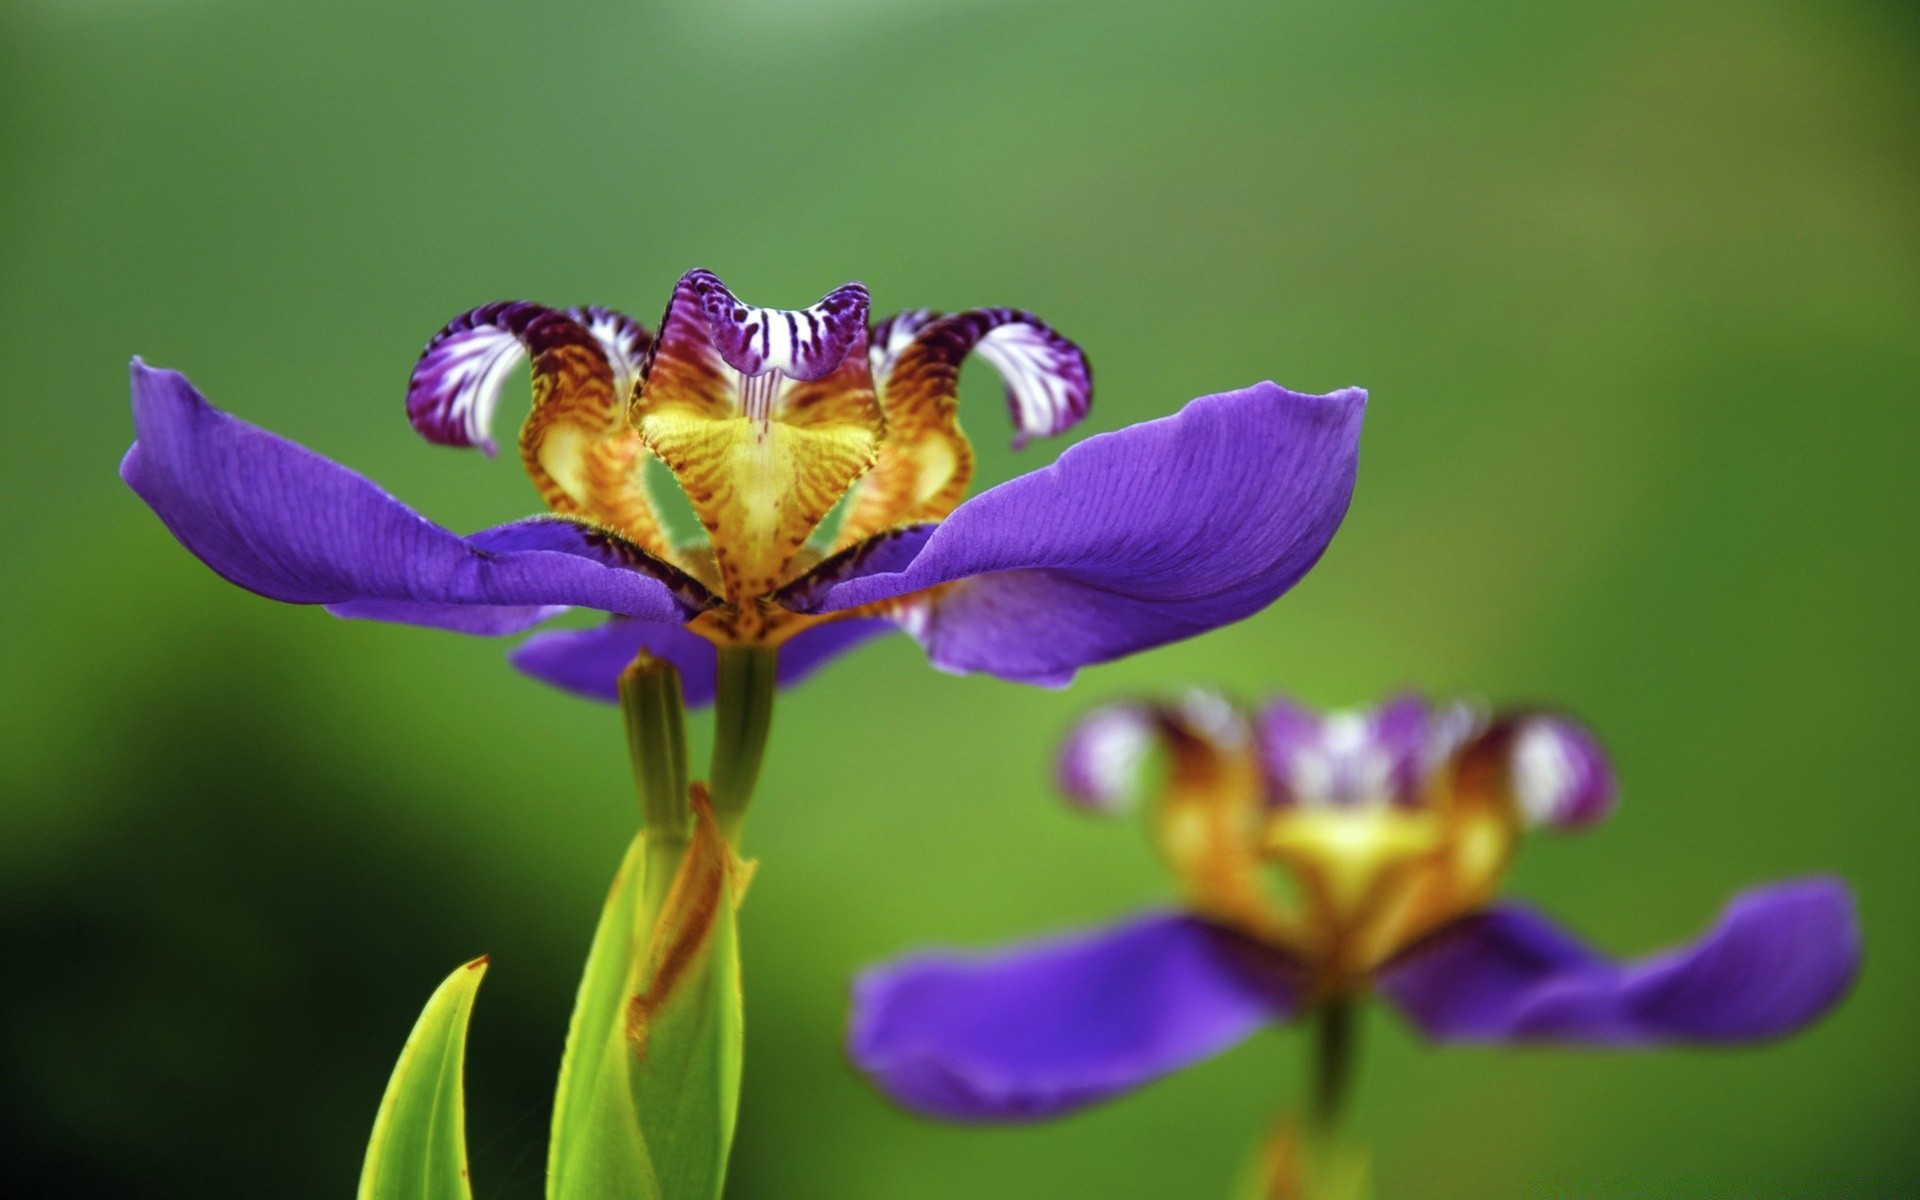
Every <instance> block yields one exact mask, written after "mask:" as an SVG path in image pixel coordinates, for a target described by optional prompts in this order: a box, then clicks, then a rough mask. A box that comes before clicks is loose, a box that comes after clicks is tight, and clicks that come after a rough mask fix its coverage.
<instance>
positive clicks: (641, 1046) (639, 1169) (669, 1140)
mask: <svg viewBox="0 0 1920 1200" xmlns="http://www.w3.org/2000/svg"><path fill="white" fill-rule="evenodd" d="M693 804H694V811H695V824H694V829H693V835H692V837H691V839H689V841H688V842H687V844H686V846H685V850H684V852H683V853H682V854H681V855H680V858H679V863H678V868H677V870H676V871H675V873H674V875H673V877H672V880H671V886H670V887H667V888H665V889H664V893H663V894H662V897H661V899H660V900H659V901H658V905H657V906H658V908H659V913H658V916H657V917H655V916H653V915H652V911H651V910H652V909H653V907H655V906H654V905H653V904H650V903H649V902H648V899H647V897H648V895H649V893H655V894H660V893H661V889H659V888H658V886H657V885H656V887H654V888H649V887H648V886H647V883H648V881H647V879H646V876H647V873H648V864H649V862H652V863H654V864H660V863H661V862H662V861H663V860H662V857H661V855H660V854H659V853H658V851H659V849H660V847H658V846H655V847H651V848H650V847H649V845H648V842H647V836H646V834H645V833H642V834H641V835H640V836H638V837H636V838H635V839H634V841H633V845H632V846H631V847H630V848H629V849H628V851H627V856H626V859H625V861H624V862H623V863H622V864H621V868H620V874H619V877H618V878H617V879H615V881H614V885H613V890H612V892H611V893H610V894H609V895H608V897H607V905H606V909H605V911H604V912H603V913H602V915H601V918H600V926H599V928H598V929H597V930H596V931H595V933H594V937H593V948H592V950H591V952H590V953H589V955H588V957H587V968H586V972H585V974H584V975H583V977H582V978H581V981H580V994H579V997H578V999H577V1001H576V1002H575V1006H574V1013H573V1020H572V1024H571V1027H570V1028H569V1030H568V1033H567V1049H566V1056H565V1058H564V1060H563V1061H562V1063H561V1068H560V1086H559V1091H558V1093H557V1095H556V1096H555V1098H554V1114H553V1139H552V1142H551V1144H550V1147H549V1152H548V1160H547V1196H548V1197H549V1200H717V1198H718V1197H719V1196H720V1193H721V1189H722V1187H723V1186H724V1185H725V1182H726V1170H727V1155H728V1153H729V1151H730V1150H731V1149H732V1146H733V1129H734V1119H735V1116H736V1113H737V1111H738V1108H739V1102H740V1049H741V1032H742V1031H741V1015H740V959H739V946H738V943H737V940H736V932H735V922H736V917H735V913H736V906H737V903H738V892H739V890H740V888H741V886H742V884H743V882H744V877H745V872H744V869H743V868H742V866H741V864H740V863H739V862H738V861H737V860H736V859H735V858H734V857H733V851H732V849H731V848H730V847H729V846H728V845H727V842H726V840H725V839H724V838H723V837H722V836H721V835H720V833H719V830H718V828H717V827H716V825H715V823H714V819H713V813H712V810H711V809H710V808H709V807H708V806H707V803H706V797H705V794H704V791H703V790H702V789H701V788H700V787H699V786H698V785H695V788H694V802H693ZM650 849H651V850H652V851H653V853H651V854H650V853H649V851H650ZM667 861H670V860H667Z"/></svg>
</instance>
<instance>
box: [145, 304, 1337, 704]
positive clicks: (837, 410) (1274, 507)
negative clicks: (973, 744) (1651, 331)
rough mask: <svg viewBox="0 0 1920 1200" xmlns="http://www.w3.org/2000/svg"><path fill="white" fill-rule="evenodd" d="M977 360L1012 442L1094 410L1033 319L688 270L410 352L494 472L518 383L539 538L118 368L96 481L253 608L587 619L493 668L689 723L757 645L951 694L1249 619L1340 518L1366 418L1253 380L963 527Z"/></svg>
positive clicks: (1025, 488)
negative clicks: (373, 477) (884, 311)
mask: <svg viewBox="0 0 1920 1200" xmlns="http://www.w3.org/2000/svg"><path fill="white" fill-rule="evenodd" d="M972 354H977V355H979V357H981V358H983V359H985V360H986V361H987V362H988V363H990V364H991V365H992V366H994V367H995V368H996V369H997V370H998V371H999V373H1000V375H1001V377H1002V379H1003V380H1004V381H1005V383H1006V395H1007V403H1008V409H1009V411H1010V413H1011V415H1012V418H1013V424H1014V428H1015V431H1016V437H1015V445H1016V446H1018V445H1021V444H1024V443H1025V442H1026V441H1027V440H1028V439H1030V438H1033V437H1040V436H1050V435H1054V434H1059V433H1062V432H1065V431H1066V430H1068V429H1070V428H1071V427H1072V426H1073V425H1075V424H1076V423H1077V422H1078V421H1079V420H1080V419H1081V418H1082V417H1084V416H1085V415H1086V412H1087V409H1088V406H1089V405H1090V403H1091V401H1092V372H1091V369H1090V368H1089V366H1088V364H1087V360H1086V356H1085V355H1084V354H1083V353H1082V352H1081V351H1080V349H1079V347H1077V346H1075V345H1074V344H1073V343H1072V342H1070V341H1068V340H1067V339H1066V338H1064V337H1062V336H1060V335H1059V334H1058V333H1056V332H1054V331H1053V330H1052V329H1050V328H1048V327H1047V326H1046V325H1045V324H1043V323H1042V322H1041V321H1040V320H1039V319H1038V318H1036V317H1033V316H1032V315H1030V314H1028V313H1024V312H1020V311H1018V310H1014V309H1006V308H986V309H971V310H968V311H965V312H959V313H954V314H951V315H947V316H941V315H939V314H937V313H933V312H929V311H925V310H912V311H908V312H903V313H900V314H898V315H896V316H894V317H891V318H889V319H887V320H885V321H882V322H879V323H878V324H874V325H870V324H869V321H868V311H867V292H866V289H865V288H863V287H861V286H860V285H859V284H848V285H846V286H845V287H842V288H838V289H836V290H835V291H833V292H831V293H829V294H828V295H827V296H825V297H824V298H822V299H821V300H820V302H819V303H817V304H815V305H813V306H812V307H810V308H807V309H804V310H796V311H783V310H774V309H761V308H755V307H752V306H750V305H746V304H743V303H741V302H740V301H738V300H737V299H736V298H735V297H734V296H733V294H732V293H731V292H730V291H728V290H727V288H726V286H725V285H724V284H722V283H721V282H720V280H719V279H718V278H716V277H715V276H713V275H712V274H710V273H708V272H706V271H693V272H689V273H688V274H687V275H686V276H685V277H683V278H682V279H681V280H680V282H679V284H678V285H677V286H676V287H675V289H674V293H673V297H672V299H671V301H670V302H669V304H668V306H667V310H666V314H665V316H664V317H663V318H662V320H661V323H660V327H659V331H658V333H657V335H656V334H653V333H650V332H649V331H648V330H646V329H644V328H643V327H642V326H641V325H639V324H638V323H637V322H635V321H634V320H632V319H631V318H630V317H627V316H625V315H623V314H620V313H616V312H611V311H609V310H606V309H599V308H576V309H569V310H565V311H561V310H556V309H550V308H544V307H541V306H539V305H536V304H528V303H519V302H510V303H500V304H490V305H487V306H485V307H483V308H478V309H475V310H473V311H472V312H469V313H466V314H464V315H462V316H460V317H458V318H456V319H455V320H453V321H452V322H451V323H449V324H448V325H447V326H446V328H444V329H443V330H441V332H440V333H439V334H438V335H436V336H435V337H434V338H433V339H432V340H431V341H430V342H429V343H428V344H427V347H426V350H425V352H424V353H423V354H422V356H421V358H420V361H419V364H418V365H417V366H416V367H415V369H414V372H413V376H412V380H411V384H410V387H409V391H408V396H407V413H408V416H409V419H410V420H411V421H412V423H413V426H414V428H415V429H416V430H418V431H419V432H420V433H421V434H422V435H423V436H425V437H426V438H427V439H428V440H430V441H434V442H437V443H442V444H447V445H454V446H469V447H477V448H479V449H481V450H483V451H485V452H487V453H492V451H493V449H494V443H493V441H492V439H491V437H490V436H489V432H488V431H489V427H490V426H491V424H492V418H493V413H494V410H495V408H496V407H497V405H498V402H499V397H500V390H501V387H502V384H503V382H504V381H505V379H506V378H507V377H508V375H509V374H510V373H511V372H512V370H513V369H514V368H515V367H516V366H517V365H518V364H519V363H520V362H522V361H529V362H530V363H531V370H532V379H533V404H532V408H531V411H530V412H529V414H528V416H527V418H526V420H525V421H524V423H523V424H522V425H521V428H520V433H519V439H518V447H519V457H520V460H521V463H522V465H523V466H524V467H525V469H526V471H527V473H528V475H529V476H530V477H531V478H532V480H533V483H534V485H535V487H536V489H537V490H538V491H539V493H540V495H541V497H542V499H543V500H544V501H545V502H546V505H547V508H548V509H549V512H547V513H544V514H542V515H540V516H537V517H531V518H528V519H526V520H522V521H516V522H512V523H510V524H507V525H502V526H497V527H495V528H491V529H485V530H482V531H480V532H479V533H475V534H471V535H469V536H465V537H461V536H458V535H456V534H453V533H451V532H449V531H447V530H446V529H444V528H441V527H440V526H438V525H435V524H433V523H432V522H430V521H428V520H427V519H426V518H424V517H422V516H420V515H419V514H417V513H415V512H414V511H413V510H412V509H410V508H408V507H407V506H406V505H404V504H402V503H401V502H400V501H399V500H396V499H394V498H393V497H392V496H390V495H388V494H387V493H386V492H385V491H383V490H381V489H380V488H379V487H378V486H376V485H375V484H373V483H372V482H370V481H369V480H367V479H366V478H364V477H362V476H360V475H358V474H356V473H354V472H353V471H350V470H348V469H347V468H345V467H342V466H339V465H337V464H335V463H332V462H329V461H328V460H326V459H324V458H321V457H320V456H318V455H316V454H314V453H312V452H310V451H308V450H306V449H303V448H302V447H300V446H297V445H295V444H293V443H291V442H288V441H286V440H284V439H282V438H279V437H277V436H275V435H273V434H271V433H268V432H266V431H264V430H261V429H259V428H256V427H255V426H252V425H249V424H247V423H246V422H244V421H241V420H239V419H238V418H235V417H233V416H230V415H228V414H227V413H224V412H222V411H220V410H219V409H216V408H214V407H213V406H212V405H210V404H209V403H208V402H207V401H206V400H205V399H204V398H203V397H201V395H200V394H199V393H198V392H196V391H195V390H194V388H193V387H192V385H191V384H189V383H188V382H187V380H186V378H185V377H184V376H182V375H180V374H177V373H175V372H172V371H165V370H157V369H154V368H151V367H148V366H146V365H145V364H144V363H142V362H140V361H138V360H135V362H134V364H133V416H134V426H135V430H136V433H137V439H138V440H137V441H136V442H135V443H134V446H133V448H132V450H130V451H129V452H128V454H127V457H126V460H125V461H124V462H123V463H122V465H121V476H122V478H124V479H125V480H126V482H127V483H128V485H129V486H131V487H132V488H133V490H134V491H136V492H137V493H139V495H140V496H141V498H142V499H144V500H145V501H146V502H147V503H148V504H149V505H150V506H151V507H152V508H153V510H154V512H155V513H156V514H158V515H159V517H160V519H161V520H162V521H163V522H165V524H166V526H167V528H168V529H169V530H171V531H172V532H173V534H174V536H175V537H177V538H179V540H180V541H181V542H182V543H183V544H184V545H186V547H187V548H188V549H189V550H192V551H193V552H194V553H195V554H197V555H198V556H199V557H200V558H201V559H202V560H203V561H205V562H206V563H207V565H208V566H210V567H212V568H213V569H214V570H215V571H217V572H219V573H220V574H221V575H222V576H224V577H226V578H227V579H229V580H231V581H232V582H234V583H237V584H239V585H240V586H242V587H245V588H248V589H250V590H252V591H255V592H258V593H260V594H261V595H264V596H268V597H270V598H272V599H276V600H283V601H287V602H290V603H296V604H319V605H324V606H325V607H326V608H327V609H328V611H330V612H332V613H333V614H335V615H337V616H342V617H355V618H368V619H374V620H383V621H397V622H404V623H408V624H415V625H426V626H432V627H436V628H441V629H451V630H457V631H460V632H464V633H472V634H484V635H494V636H500V635H507V634H515V633H521V632H525V631H527V630H529V629H532V628H533V627H534V626H536V625H539V624H540V623H542V622H544V621H546V620H548V619H549V618H551V617H553V616H555V615H557V614H559V613H560V612H562V611H564V610H566V609H568V608H576V607H577V608H588V609H597V610H599V611H601V612H605V613H608V614H610V619H609V620H608V621H606V622H605V623H603V624H600V625H598V626H596V627H593V628H590V629H585V630H553V631H547V632H542V633H539V634H536V635H535V636H533V637H532V638H530V639H528V640H527V641H525V642H524V643H522V644H521V645H520V646H519V647H517V648H516V649H515V651H514V652H513V655H512V659H513V662H514V664H515V665H516V666H517V667H518V668H519V669H521V670H522V671H524V672H526V673H527V674H530V675H532V676H534V677H536V678H538V679H541V680H544V681H546V682H548V683H551V684H554V685H556V686H558V687H561V688H564V689H567V690H569V691H572V692H576V693H579V694H581V695H585V696H591V697H595V698H599V699H605V700H612V699H614V697H615V692H616V680H617V678H618V675H619V673H620V671H621V669H622V668H623V667H625V666H626V665H627V664H628V663H630V662H631V661H633V659H634V657H635V655H636V654H637V653H638V652H640V651H642V650H645V651H647V652H649V653H651V654H652V655H654V656H655V657H657V658H662V659H666V660H668V661H670V662H672V663H673V664H674V665H675V666H677V667H678V668H679V670H680V672H681V675H682V679H683V684H684V686H685V689H686V693H687V699H688V700H689V701H690V702H692V703H696V704H698V703H704V702H706V701H707V700H709V699H710V698H711V696H712V693H713V688H714V678H715V670H716V667H715V663H716V657H715V653H716V647H730V646H759V647H777V648H778V649H779V650H780V662H779V673H780V679H781V682H783V683H792V682H795V681H797V680H799V679H801V678H803V677H805V676H806V675H807V674H809V673H810V672H812V671H813V670H815V669H816V668H818V667H819V666H820V665H821V664H823V663H825V662H826V661H828V660H829V659H831V658H833V657H835V656H837V655H839V654H841V653H842V652H844V651H846V650H848V649H850V648H851V647H853V646H855V645H858V644H860V643H861V642H863V641H866V640H868V639H870V638H872V637H873V636H875V635H876V634H879V633H883V632H887V631H890V630H894V629H902V630H905V631H906V632H907V633H909V634H911V635H912V636H913V637H914V638H916V639H917V640H918V641H919V642H920V644H921V645H922V646H923V647H925V649H926V651H927V655H928V657H929V658H930V659H931V661H932V662H933V664H934V665H935V666H936V667H938V668H940V669H942V670H947V671H953V672H961V673H965V672H986V673H989V674H993V675H997V676H1000V677H1001V678H1004V679H1011V680H1017V681H1021V682H1026V683H1035V684H1042V685H1048V686H1059V685H1063V684H1065V683H1066V682H1067V681H1068V680H1070V679H1071V678H1072V677H1073V674H1074V672H1075V671H1076V670H1077V669H1078V668H1080V667H1083V666H1087V665H1090V664H1093V663H1099V662H1104V661H1107V660H1109V659H1113V658H1117V657H1120V656H1122V655H1126V654H1130V653H1133V652H1135V651H1138V650H1144V649H1147V648H1149V647H1152V646H1157V645H1161V644H1163V643H1166V642H1171V641H1175V640H1177V639H1180V638H1185V637H1190V636H1192V635H1194V634H1197V633H1202V632H1205V631H1206V630H1209V629H1212V628H1214V627H1216V626H1219V625H1223V624H1227V623H1229V622H1232V621H1237V620H1239V619H1241V618H1243V617H1246V616H1248V615H1250V614H1252V613H1254V612H1256V611H1258V610H1259V609H1260V608H1262V607H1264V606H1265V605H1267V604H1269V603H1271V602H1272V601H1273V600H1274V599H1275V598H1277V597H1278V596H1280V595H1281V594H1282V593H1283V592H1285V591H1286V590H1287V589H1288V588H1290V587H1291V586H1293V584H1294V583H1295V582H1296V581H1297V580H1298V579H1299V578H1300V577H1301V576H1302V575H1304V574H1305V573H1306V571H1307V570H1308V568H1310V567H1311V566H1312V565H1313V563H1314V562H1315V561H1316V560H1317V559H1318V558H1319V556H1320V554H1321V552H1322V551H1323V550H1325V548H1326V546H1327V543H1328V540H1329V539H1330V538H1332V536H1333V533H1334V530H1335V529H1336V528H1338V526H1339V524H1340V521H1341V518H1342V517H1343V516H1344V515H1345V512H1346V508H1347V502H1348V499H1349V497H1350V495H1351V493H1352V489H1353V480H1354V471H1355V464H1356V460H1357V453H1358V442H1359V434H1360V423H1361V416H1362V411H1363V409H1364V407H1365V394H1364V393H1363V392H1361V391H1359V390H1358V389H1348V390H1345V391H1340V392H1334V393H1332V394H1330V395H1325V396H1308V395H1301V394H1299V393H1295V392H1290V391H1287V390H1285V389H1284V388H1280V387H1277V386H1275V385H1274V384H1271V383H1261V384H1256V385H1254V386H1253V387H1250V388H1246V389H1243V390H1240V391H1234V392H1225V393H1221V394H1219V395H1212V396H1204V397H1201V398H1200V399H1197V400H1194V401H1192V402H1191V403H1189V404H1188V405H1186V406H1185V407H1184V408H1183V409H1182V410H1181V411H1180V412H1178V413H1177V414H1175V415H1173V416H1171V417H1167V418H1165V419H1162V420H1157V421H1151V422H1147V423H1145V424H1141V425H1136V426H1133V427H1131V428H1128V429H1124V430H1121V431H1119V432H1116V433H1110V434H1102V435H1099V436H1096V437H1092V438H1089V439H1087V440H1086V441H1084V442H1082V443H1080V444H1079V445H1076V446H1074V447H1072V448H1070V449H1069V450H1067V451H1066V452H1065V453H1064V454H1062V455H1061V456H1060V458H1059V459H1058V461H1056V462H1055V463H1053V464H1052V465H1051V466H1048V467H1045V468H1042V469H1041V470H1038V471H1035V472H1033V473H1031V474H1029V475H1025V476H1022V477H1020V478H1017V479H1014V480H1012V481H1011V482H1009V483H1006V484H1002V485H1001V486H999V487H995V488H991V489H989V490H987V491H986V492H983V493H981V494H980V495H977V496H974V497H973V498H972V499H966V500H964V503H963V499H964V497H965V495H966V491H967V486H968V483H969V481H970V477H971V474H972V468H973V454H972V450H971V448H970V446H969V443H968V441H967V439H966V436H965V435H964V434H963V433H962V432H961V430H960V426H959V422H958V417H957V397H958V380H959V372H960V367H961V364H962V362H963V361H964V360H965V359H966V358H967V357H968V356H969V355H972ZM662 465H664V467H665V469H666V471H667V472H668V473H670V474H671V475H672V476H673V478H674V480H675V481H676V482H677V483H678V484H679V486H680V487H681V489H682V491H684V492H685V494H686V496H687V499H688V501H689V502H690V503H691V506H692V508H693V510H694V513H695V515H696V516H697V517H698V518H699V521H700V524H701V526H702V527H703V529H704V536H703V537H701V538H699V539H697V540H695V541H692V542H684V541H676V540H675V539H673V538H671V537H670V536H669V535H668V533H667V531H666V528H665V526H664V525H663V524H662V522H661V520H660V518H659V515H658V513H657V511H656V510H655V507H654V504H653V500H652V498H651V496H650V494H649V491H648V483H647V480H646V478H645V476H646V473H647V472H648V471H649V470H650V469H654V468H658V467H659V466H662ZM835 510H838V511H839V512H840V513H841V514H842V515H841V517H840V519H839V522H838V524H837V526H835V527H834V528H833V529H832V531H831V533H830V534H829V532H828V530H827V529H826V525H828V524H831V522H828V521H827V518H828V515H829V513H830V512H833V511H835Z"/></svg>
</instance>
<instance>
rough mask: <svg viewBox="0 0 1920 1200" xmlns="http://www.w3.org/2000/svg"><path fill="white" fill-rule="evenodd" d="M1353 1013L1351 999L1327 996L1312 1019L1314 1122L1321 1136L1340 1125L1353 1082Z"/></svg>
mask: <svg viewBox="0 0 1920 1200" xmlns="http://www.w3.org/2000/svg"><path fill="white" fill-rule="evenodd" d="M1356 1015H1357V1014H1356V1013H1355V1011H1354V1004H1353V1001H1351V1000H1344V999H1341V1000H1329V1001H1327V1002H1326V1003H1325V1004H1323V1005H1321V1006H1320V1008H1319V1010H1318V1012H1317V1013H1316V1016H1315V1021H1314V1055H1313V1125H1314V1131H1315V1132H1316V1133H1317V1134H1319V1135H1320V1136H1321V1137H1322V1138H1326V1137H1329V1136H1331V1135H1332V1134H1333V1132H1334V1130H1335V1129H1336V1128H1337V1127H1338V1126H1339V1123H1340V1118H1341V1116H1342V1115H1343V1114H1344V1112H1345V1110H1346V1102H1347V1093H1348V1092H1349V1091H1350V1090H1351V1085H1352V1082H1353V1066H1354V1058H1355V1055H1354V1050H1355V1038H1356V1034H1357V1032H1358V1030H1357V1027H1356V1026H1355V1023H1354V1021H1355V1017H1356Z"/></svg>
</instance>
